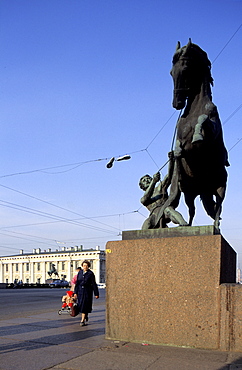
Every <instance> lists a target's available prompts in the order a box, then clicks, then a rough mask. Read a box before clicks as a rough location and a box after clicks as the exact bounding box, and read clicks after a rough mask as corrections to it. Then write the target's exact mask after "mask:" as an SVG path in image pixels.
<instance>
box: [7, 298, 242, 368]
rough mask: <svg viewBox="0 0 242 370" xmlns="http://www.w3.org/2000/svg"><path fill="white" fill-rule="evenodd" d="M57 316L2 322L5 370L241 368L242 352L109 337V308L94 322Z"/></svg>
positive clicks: (97, 310)
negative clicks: (107, 323) (164, 344)
mask: <svg viewBox="0 0 242 370" xmlns="http://www.w3.org/2000/svg"><path fill="white" fill-rule="evenodd" d="M79 322H80V318H79V317H76V318H72V317H70V316H69V315H61V316H59V315H58V314H57V312H53V311H52V312H49V313H42V314H40V315H31V316H25V317H21V318H15V319H14V318H13V319H11V320H10V319H6V320H1V329H0V356H1V361H0V369H1V370H57V369H58V370H84V369H85V370H86V369H87V370H163V369H164V370H227V369H230V370H235V369H242V353H229V352H217V351H209V350H208V351H207V350H198V349H190V348H178V347H169V346H154V345H147V344H146V343H143V344H142V343H127V342H122V341H113V340H106V339H105V305H104V304H98V303H97V304H96V305H95V306H94V310H93V312H92V314H91V315H90V324H89V325H88V326H85V327H80V325H79Z"/></svg>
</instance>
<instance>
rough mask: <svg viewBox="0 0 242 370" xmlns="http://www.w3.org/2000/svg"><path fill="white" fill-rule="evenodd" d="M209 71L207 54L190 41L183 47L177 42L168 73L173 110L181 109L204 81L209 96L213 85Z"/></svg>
mask: <svg viewBox="0 0 242 370" xmlns="http://www.w3.org/2000/svg"><path fill="white" fill-rule="evenodd" d="M210 69H211V63H210V61H209V59H208V57H207V53H206V52H205V51H203V50H202V49H201V48H200V47H199V46H198V45H196V44H193V43H192V42H191V39H189V42H188V44H187V45H186V46H183V47H181V45H180V42H178V44H177V47H176V51H175V54H174V56H173V60H172V69H171V72H170V73H171V76H172V78H173V83H174V90H173V108H175V109H177V110H180V109H183V108H184V107H185V105H186V100H187V99H188V98H189V97H191V96H194V95H195V94H197V93H198V92H199V90H200V89H201V84H202V83H203V81H204V80H205V81H206V82H207V83H206V87H207V89H208V93H210V95H211V90H210V84H212V83H213V79H212V76H211V72H210Z"/></svg>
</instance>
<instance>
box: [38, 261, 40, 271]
mask: <svg viewBox="0 0 242 370" xmlns="http://www.w3.org/2000/svg"><path fill="white" fill-rule="evenodd" d="M37 271H40V262H37Z"/></svg>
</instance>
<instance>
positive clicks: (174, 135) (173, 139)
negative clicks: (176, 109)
mask: <svg viewBox="0 0 242 370" xmlns="http://www.w3.org/2000/svg"><path fill="white" fill-rule="evenodd" d="M181 114H182V109H181V110H180V113H179V116H178V118H177V121H176V126H175V130H174V134H173V138H172V144H171V151H172V150H173V146H174V141H175V137H176V132H177V124H178V121H179V119H180V118H181ZM169 162H170V158H169V159H168V160H167V161H166V163H165V164H163V166H162V167H161V168H160V169H159V170H158V172H160V171H161V170H162V169H163V168H164V167H165V166H166V165H167V163H169Z"/></svg>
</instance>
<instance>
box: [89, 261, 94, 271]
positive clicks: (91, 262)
mask: <svg viewBox="0 0 242 370" xmlns="http://www.w3.org/2000/svg"><path fill="white" fill-rule="evenodd" d="M89 262H90V264H91V266H90V269H93V260H89Z"/></svg>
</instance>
